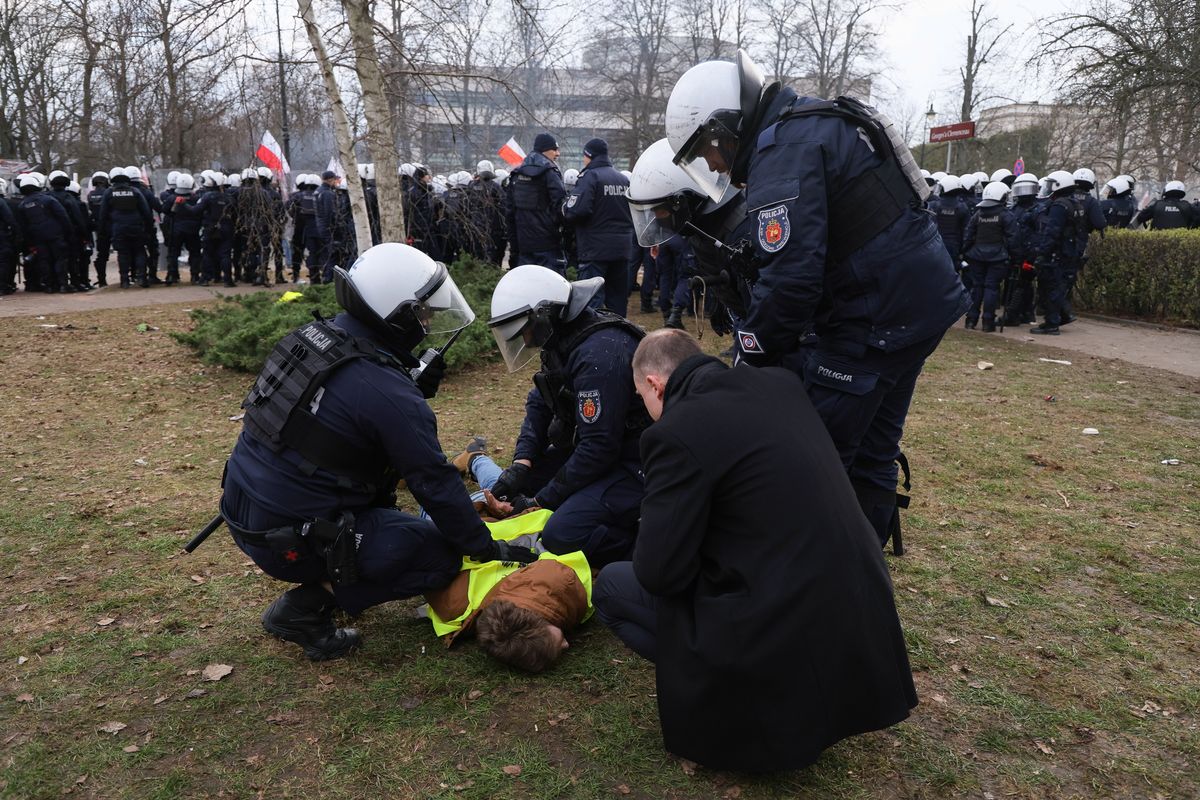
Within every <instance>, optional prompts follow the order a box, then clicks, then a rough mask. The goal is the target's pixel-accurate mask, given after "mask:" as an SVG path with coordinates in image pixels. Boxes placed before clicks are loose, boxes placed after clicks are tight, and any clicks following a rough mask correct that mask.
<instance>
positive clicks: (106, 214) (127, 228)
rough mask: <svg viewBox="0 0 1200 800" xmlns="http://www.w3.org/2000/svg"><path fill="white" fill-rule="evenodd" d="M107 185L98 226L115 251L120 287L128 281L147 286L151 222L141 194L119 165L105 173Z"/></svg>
mask: <svg viewBox="0 0 1200 800" xmlns="http://www.w3.org/2000/svg"><path fill="white" fill-rule="evenodd" d="M108 179H109V182H110V186H109V188H108V190H107V191H106V192H105V193H104V199H103V200H102V201H101V203H100V229H101V230H103V231H105V232H106V233H107V234H108V239H109V241H110V242H111V243H112V247H113V248H114V249H115V250H116V251H117V270H118V272H119V274H120V279H121V288H122V289H128V288H129V287H130V285H131V281H137V282H138V284H139V285H141V286H143V287H145V286H149V285H150V284H149V282H148V279H147V278H146V226H148V225H152V224H154V217H153V216H152V215H151V213H150V204H149V203H147V202H146V197H145V195H143V194H142V192H141V191H139V190H138V189H136V188H134V186H133V185H132V184H131V183H130V180H129V176H128V174H126V171H125V169H124V168H122V167H113V168H112V170H111V171H110V172H109V173H108Z"/></svg>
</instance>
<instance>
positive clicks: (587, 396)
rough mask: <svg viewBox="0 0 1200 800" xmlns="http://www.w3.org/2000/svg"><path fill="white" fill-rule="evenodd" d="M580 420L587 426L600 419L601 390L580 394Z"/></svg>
mask: <svg viewBox="0 0 1200 800" xmlns="http://www.w3.org/2000/svg"><path fill="white" fill-rule="evenodd" d="M578 397H579V418H580V419H581V420H583V421H584V422H586V423H587V424H589V425H590V424H592V423H593V422H595V421H596V420H598V419H600V410H601V408H600V390H599V389H589V390H588V391H586V392H579V395H578Z"/></svg>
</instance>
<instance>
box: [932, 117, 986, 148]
mask: <svg viewBox="0 0 1200 800" xmlns="http://www.w3.org/2000/svg"><path fill="white" fill-rule="evenodd" d="M974 138H975V123H974V122H971V121H967V122H956V123H954V124H953V125H938V126H937V127H936V128H930V129H929V143H930V144H937V143H938V142H956V141H958V140H959V139H974Z"/></svg>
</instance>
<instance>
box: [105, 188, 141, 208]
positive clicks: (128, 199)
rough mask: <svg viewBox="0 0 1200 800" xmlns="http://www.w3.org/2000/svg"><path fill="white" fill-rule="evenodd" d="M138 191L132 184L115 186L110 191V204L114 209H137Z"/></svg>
mask: <svg viewBox="0 0 1200 800" xmlns="http://www.w3.org/2000/svg"><path fill="white" fill-rule="evenodd" d="M137 198H138V191H137V189H134V188H133V187H132V186H114V187H113V188H112V189H109V191H108V204H109V207H110V208H112V210H113V211H137V208H138V202H137Z"/></svg>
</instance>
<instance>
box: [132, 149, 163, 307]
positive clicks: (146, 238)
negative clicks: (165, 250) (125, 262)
mask: <svg viewBox="0 0 1200 800" xmlns="http://www.w3.org/2000/svg"><path fill="white" fill-rule="evenodd" d="M125 174H126V175H127V176H129V182H130V184H132V186H133V188H135V189H137V190H138V191H139V192H141V193H142V197H144V198H145V199H146V205H147V206H149V208H150V221H149V222H147V223H146V226H145V228H144V229H143V232H142V247H144V248H145V250H146V272H145V275H144V276H143V278H142V280H141V284H142V288H145V287H146V286H149V285H150V284H152V283H162V280H161V279H160V278H159V277H158V258H159V248H158V228H157V220H156V218H155V215H156V214H159V213H161V212H162V203H160V202H159V200H158V196H157V195H156V194H154V190H153V189H151V188H150V187H149V186H147V185H146V182H145V180H144V179H143V178H142V169H141V167H138V166H136V165H132V164H131V165H129V166H128V167H126V168H125Z"/></svg>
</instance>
